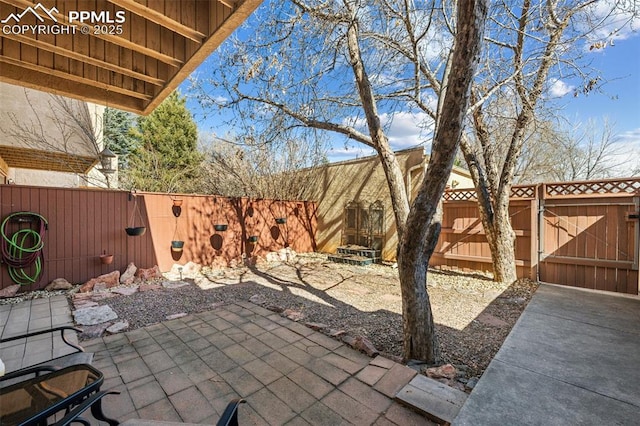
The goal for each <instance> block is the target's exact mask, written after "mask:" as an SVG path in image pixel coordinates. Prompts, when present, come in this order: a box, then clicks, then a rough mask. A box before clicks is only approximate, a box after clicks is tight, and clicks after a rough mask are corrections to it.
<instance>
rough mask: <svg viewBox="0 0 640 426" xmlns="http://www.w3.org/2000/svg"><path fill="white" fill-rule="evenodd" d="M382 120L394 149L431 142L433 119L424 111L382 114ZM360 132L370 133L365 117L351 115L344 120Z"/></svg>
mask: <svg viewBox="0 0 640 426" xmlns="http://www.w3.org/2000/svg"><path fill="white" fill-rule="evenodd" d="M380 122H381V123H382V127H383V128H384V129H385V134H386V135H387V137H388V138H389V143H390V144H391V147H392V148H393V149H394V150H399V149H405V148H410V147H414V146H418V145H425V144H427V143H430V142H431V135H432V132H433V120H431V118H430V117H429V116H428V115H427V114H426V113H424V112H410V111H400V112H393V113H383V114H380ZM343 123H344V124H346V125H350V126H353V127H354V128H356V129H357V130H359V131H360V132H363V133H366V134H368V133H369V131H368V129H367V122H366V120H365V119H364V118H360V117H358V118H356V117H351V118H348V119H345V120H343Z"/></svg>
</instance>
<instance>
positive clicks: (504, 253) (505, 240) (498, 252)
mask: <svg viewBox="0 0 640 426" xmlns="http://www.w3.org/2000/svg"><path fill="white" fill-rule="evenodd" d="M479 211H480V215H481V216H483V217H482V224H483V227H484V229H485V230H486V231H485V235H486V237H487V242H488V243H489V248H490V249H491V260H492V261H493V279H494V280H495V281H497V282H506V283H512V282H514V281H515V280H517V279H518V277H517V274H516V258H515V242H516V234H515V232H514V231H513V228H512V227H511V221H510V220H509V206H508V204H507V207H506V209H499V210H498V211H497V212H496V214H495V215H494V216H493V221H491V222H488V221H486V220H485V217H484V216H486V215H485V210H484V209H479Z"/></svg>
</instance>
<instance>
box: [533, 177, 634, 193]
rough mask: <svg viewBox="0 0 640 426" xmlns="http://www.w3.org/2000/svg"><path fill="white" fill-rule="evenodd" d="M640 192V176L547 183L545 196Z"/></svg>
mask: <svg viewBox="0 0 640 426" xmlns="http://www.w3.org/2000/svg"><path fill="white" fill-rule="evenodd" d="M598 194H640V178H629V179H615V180H603V181H590V182H559V183H547V184H545V196H554V195H598Z"/></svg>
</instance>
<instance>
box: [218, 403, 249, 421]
mask: <svg viewBox="0 0 640 426" xmlns="http://www.w3.org/2000/svg"><path fill="white" fill-rule="evenodd" d="M244 402H247V401H245V400H244V399H242V398H236V399H233V400H231V402H229V403H228V404H227V408H225V409H224V412H223V413H222V416H221V417H220V420H218V423H216V426H238V406H239V405H240V404H242V403H244Z"/></svg>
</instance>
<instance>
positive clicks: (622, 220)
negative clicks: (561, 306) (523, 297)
mask: <svg viewBox="0 0 640 426" xmlns="http://www.w3.org/2000/svg"><path fill="white" fill-rule="evenodd" d="M637 184H638V181H637V180H630V181H625V180H620V181H608V182H607V181H605V182H568V183H557V184H544V185H542V188H541V194H540V196H541V197H540V213H539V219H538V220H539V222H538V231H539V238H538V241H539V264H538V266H539V279H540V281H544V282H550V283H556V284H563V285H569V286H575V287H585V288H591V289H597V290H606V291H615V292H619V293H629V294H638V284H639V281H638V280H639V278H638V263H639V259H638V257H639V243H640V219H639V217H640V196H637V195H634V194H633V192H635V191H628V189H629V188H627V187H628V186H629V185H633V186H632V187H631V188H633V187H635V186H636V185H637ZM603 185H604V186H603ZM629 192H632V193H631V194H630V193H629Z"/></svg>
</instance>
